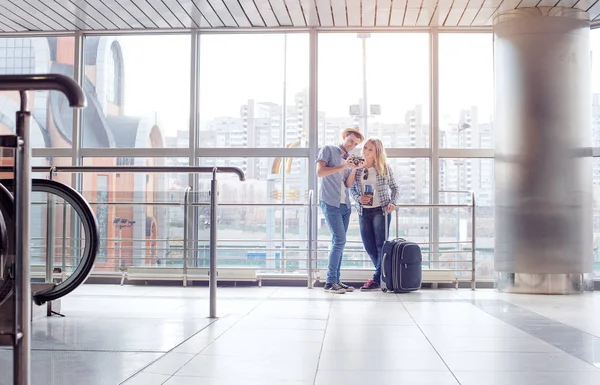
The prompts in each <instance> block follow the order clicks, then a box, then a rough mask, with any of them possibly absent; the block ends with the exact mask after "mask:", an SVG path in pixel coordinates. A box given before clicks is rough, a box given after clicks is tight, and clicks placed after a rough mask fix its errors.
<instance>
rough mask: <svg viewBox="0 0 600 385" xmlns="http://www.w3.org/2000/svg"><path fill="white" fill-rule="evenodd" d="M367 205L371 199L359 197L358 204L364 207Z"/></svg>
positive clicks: (366, 196)
mask: <svg viewBox="0 0 600 385" xmlns="http://www.w3.org/2000/svg"><path fill="white" fill-rule="evenodd" d="M367 203H371V197H370V196H369V195H363V196H361V197H360V204H362V205H366V204H367Z"/></svg>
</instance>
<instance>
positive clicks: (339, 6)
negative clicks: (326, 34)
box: [331, 0, 348, 27]
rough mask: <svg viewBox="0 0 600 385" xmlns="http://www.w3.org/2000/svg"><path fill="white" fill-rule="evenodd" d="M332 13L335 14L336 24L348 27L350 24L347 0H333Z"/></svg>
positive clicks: (334, 23)
mask: <svg viewBox="0 0 600 385" xmlns="http://www.w3.org/2000/svg"><path fill="white" fill-rule="evenodd" d="M331 13H332V15H333V25H334V26H336V27H346V26H347V25H348V18H347V15H346V0H331Z"/></svg>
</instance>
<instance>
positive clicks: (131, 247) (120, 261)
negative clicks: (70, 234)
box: [57, 157, 189, 271]
mask: <svg viewBox="0 0 600 385" xmlns="http://www.w3.org/2000/svg"><path fill="white" fill-rule="evenodd" d="M125 160H126V161H127V162H129V164H130V165H134V166H164V165H174V164H180V165H187V158H185V159H183V158H169V159H164V158H122V157H119V158H84V163H83V164H84V166H99V167H102V166H114V165H115V164H116V163H118V162H120V161H121V162H123V161H125ZM81 175H82V183H83V189H82V194H83V196H84V197H85V198H86V199H87V200H88V201H89V203H90V204H91V206H92V207H93V208H94V210H95V212H96V216H97V219H98V224H99V226H100V233H101V236H102V238H103V240H102V241H101V246H103V247H104V252H102V251H101V254H100V255H99V259H98V261H97V264H96V266H95V270H96V271H99V270H106V271H118V270H119V269H120V268H122V267H127V266H158V267H161V266H165V265H166V264H167V263H166V260H167V259H169V258H177V259H179V260H180V259H181V255H182V254H181V250H182V240H183V201H184V190H185V187H187V186H188V185H189V179H188V174H187V173H185V174H183V173H132V172H127V171H126V170H125V171H124V172H111V173H107V172H103V171H101V170H100V171H98V172H86V173H82V174H81ZM57 176H59V177H63V178H65V177H66V178H67V179H68V178H70V175H68V174H66V173H59V174H58V175H57Z"/></svg>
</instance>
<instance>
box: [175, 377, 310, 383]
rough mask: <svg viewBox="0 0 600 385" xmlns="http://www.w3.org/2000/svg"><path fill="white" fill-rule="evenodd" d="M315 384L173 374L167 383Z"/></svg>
mask: <svg viewBox="0 0 600 385" xmlns="http://www.w3.org/2000/svg"><path fill="white" fill-rule="evenodd" d="M241 384H243V385H313V382H312V381H292V380H273V379H254V380H252V379H247V378H244V379H234V378H217V377H185V376H173V377H171V378H170V379H169V381H167V382H166V383H165V385H241Z"/></svg>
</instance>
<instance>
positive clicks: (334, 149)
mask: <svg viewBox="0 0 600 385" xmlns="http://www.w3.org/2000/svg"><path fill="white" fill-rule="evenodd" d="M319 161H324V162H325V163H326V164H325V165H326V166H327V167H336V166H339V165H341V164H343V162H344V159H343V158H342V149H341V148H340V147H339V146H331V145H328V146H325V147H323V148H322V149H321V151H319V156H317V162H319ZM348 174H349V169H347V170H345V171H344V172H343V173H342V172H336V173H335V174H331V175H329V176H325V177H323V178H321V179H322V181H321V188H320V189H319V197H320V200H321V201H323V202H325V203H327V204H328V205H330V206H335V207H340V204H341V202H342V201H344V202H346V205H347V206H348V207H350V198H349V196H348V190H347V189H342V183H343V182H345V181H346V178H347V177H348ZM342 194H344V196H342Z"/></svg>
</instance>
